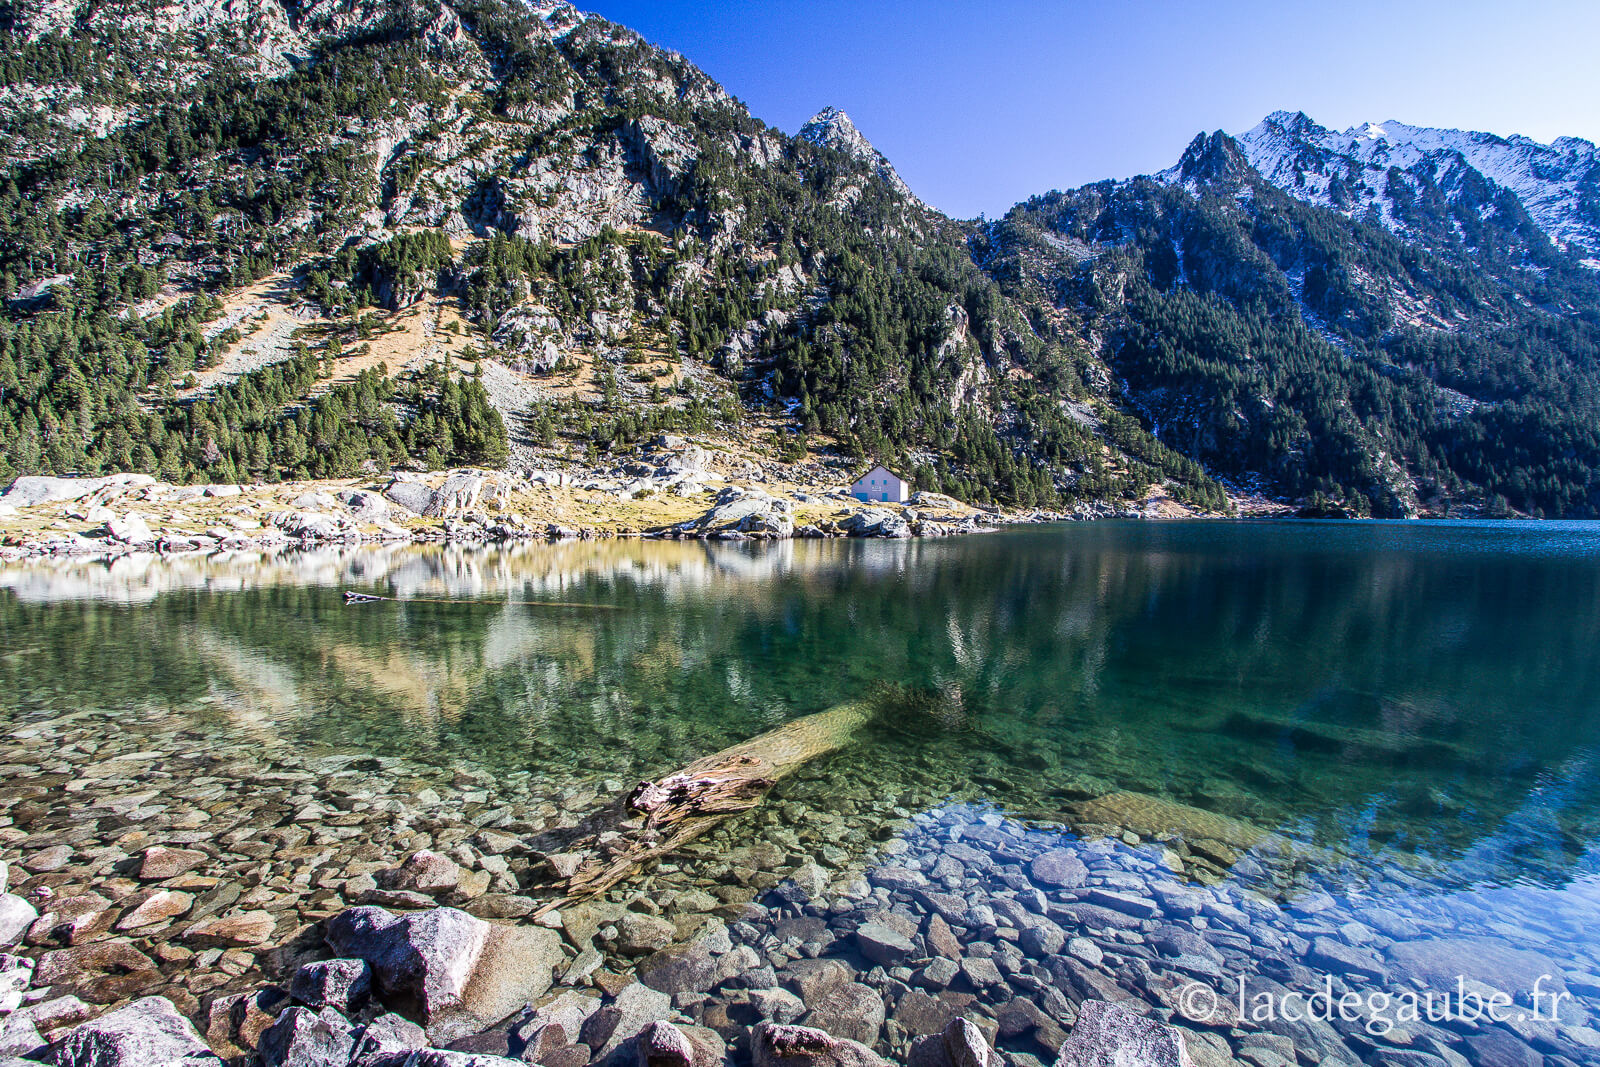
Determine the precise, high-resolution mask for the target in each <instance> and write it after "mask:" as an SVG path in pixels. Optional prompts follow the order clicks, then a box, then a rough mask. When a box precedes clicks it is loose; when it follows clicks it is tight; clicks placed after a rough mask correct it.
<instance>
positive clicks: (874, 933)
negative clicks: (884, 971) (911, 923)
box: [856, 922, 917, 967]
mask: <svg viewBox="0 0 1600 1067" xmlns="http://www.w3.org/2000/svg"><path fill="white" fill-rule="evenodd" d="M856 945H857V946H858V947H859V948H860V949H861V954H862V955H863V956H865V957H867V959H869V960H871V961H872V962H874V963H881V964H883V965H884V966H885V967H898V966H899V965H900V964H902V963H904V962H905V961H906V960H908V959H912V958H914V957H915V956H916V955H917V946H916V945H915V944H914V943H912V941H911V939H910V938H908V937H906V936H905V935H904V934H902V933H900V932H899V931H898V930H894V929H891V928H890V927H888V926H885V925H884V924H883V923H877V922H868V923H862V924H861V925H860V926H859V927H857V929H856Z"/></svg>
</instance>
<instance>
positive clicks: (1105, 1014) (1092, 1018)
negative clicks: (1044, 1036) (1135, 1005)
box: [1055, 1000, 1193, 1067]
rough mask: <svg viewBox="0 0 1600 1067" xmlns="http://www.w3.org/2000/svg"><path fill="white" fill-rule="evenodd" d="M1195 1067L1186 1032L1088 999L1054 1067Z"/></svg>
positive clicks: (1102, 1001)
mask: <svg viewBox="0 0 1600 1067" xmlns="http://www.w3.org/2000/svg"><path fill="white" fill-rule="evenodd" d="M1133 1064H1138V1065H1139V1067H1193V1064H1192V1061H1191V1060H1190V1059H1189V1050H1188V1047H1187V1046H1186V1045H1185V1044H1184V1042H1183V1031H1181V1030H1179V1029H1178V1028H1177V1027H1175V1026H1169V1025H1167V1024H1166V1023H1161V1022H1157V1021H1156V1020H1154V1019H1147V1018H1145V1017H1144V1016H1142V1015H1136V1014H1134V1013H1133V1012H1131V1011H1129V1010H1128V1009H1127V1008H1124V1007H1122V1006H1121V1005H1118V1004H1111V1003H1108V1002H1107V1001H1104V1000H1086V1001H1084V1002H1083V1003H1082V1004H1081V1005H1079V1007H1078V1022H1077V1025H1076V1026H1074V1027H1073V1028H1072V1033H1071V1034H1070V1035H1068V1037H1067V1041H1066V1044H1064V1045H1062V1046H1061V1053H1060V1055H1059V1056H1057V1058H1056V1064H1055V1067H1130V1065H1133Z"/></svg>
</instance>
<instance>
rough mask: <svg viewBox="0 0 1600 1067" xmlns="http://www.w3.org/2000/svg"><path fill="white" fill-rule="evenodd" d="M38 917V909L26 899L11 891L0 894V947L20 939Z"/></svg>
mask: <svg viewBox="0 0 1600 1067" xmlns="http://www.w3.org/2000/svg"><path fill="white" fill-rule="evenodd" d="M38 917H39V912H38V909H36V908H35V907H34V906H33V905H32V904H29V903H28V902H27V901H26V900H23V899H22V898H21V897H19V896H15V895H13V894H11V893H4V894H0V948H8V947H10V946H11V945H15V944H16V943H17V942H18V941H21V940H22V935H23V934H25V933H27V932H28V927H30V926H32V925H33V923H34V920H35V919H37V918H38Z"/></svg>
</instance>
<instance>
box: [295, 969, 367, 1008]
mask: <svg viewBox="0 0 1600 1067" xmlns="http://www.w3.org/2000/svg"><path fill="white" fill-rule="evenodd" d="M371 993H372V968H371V967H370V966H369V965H368V964H367V961H366V960H318V961H317V962H315V963H308V964H306V965H305V966H303V967H301V968H300V969H299V970H298V971H296V972H295V975H294V979H293V980H292V981H291V982H290V983H289V995H290V996H291V997H293V998H294V999H296V1000H298V1001H299V1002H300V1003H302V1004H305V1005H308V1006H310V1007H313V1008H325V1007H331V1008H335V1009H337V1010H339V1011H342V1012H347V1011H352V1010H356V1009H359V1008H361V1007H362V1006H363V1005H365V1004H366V1002H367V998H368V996H370V995H371Z"/></svg>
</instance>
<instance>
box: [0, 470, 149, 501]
mask: <svg viewBox="0 0 1600 1067" xmlns="http://www.w3.org/2000/svg"><path fill="white" fill-rule="evenodd" d="M154 484H155V479H154V478H152V477H151V476H150V475H148V474H113V475H110V476H109V477H105V478H46V477H42V476H32V475H30V476H25V477H22V478H18V479H17V480H16V481H14V482H12V483H11V487H10V488H9V489H7V490H6V491H5V494H4V495H3V496H0V500H3V501H5V502H6V503H7V504H10V505H12V506H13V507H19V508H27V507H32V506H34V505H35V504H59V503H64V502H65V501H68V500H82V499H83V498H84V497H86V496H88V495H90V494H91V493H96V492H99V491H100V490H102V489H112V488H117V489H127V488H131V487H134V486H140V485H154Z"/></svg>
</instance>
